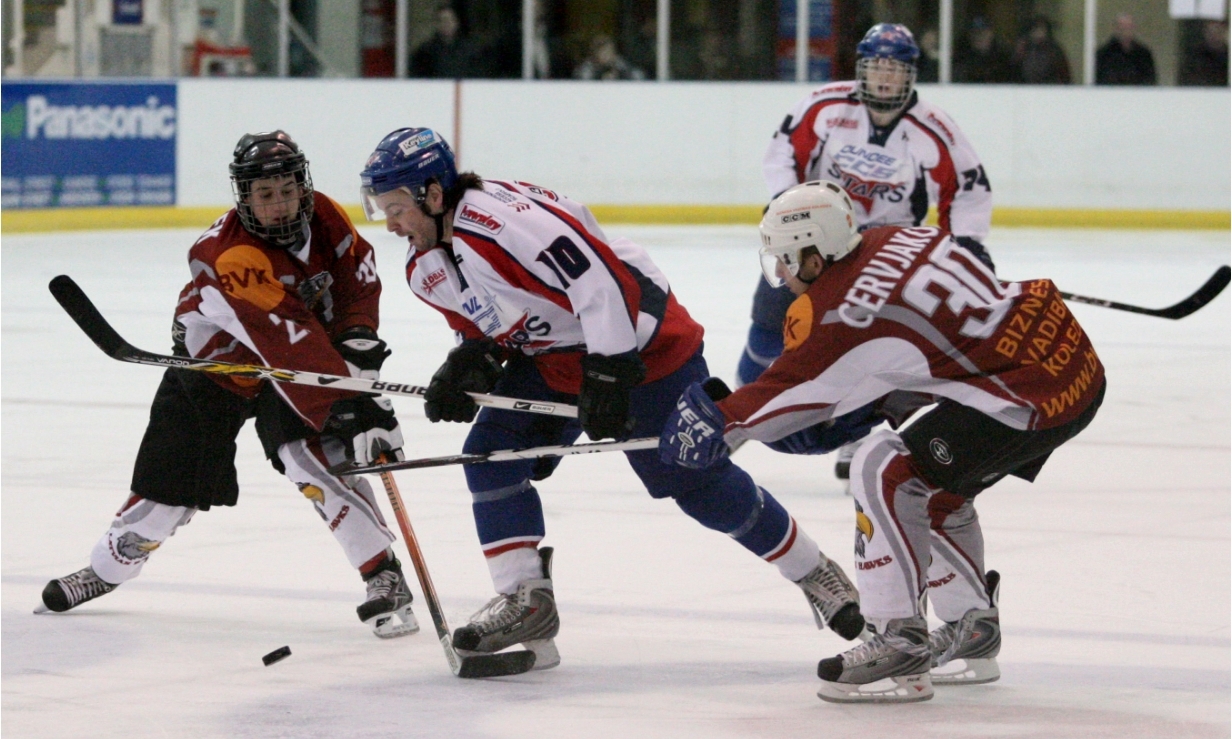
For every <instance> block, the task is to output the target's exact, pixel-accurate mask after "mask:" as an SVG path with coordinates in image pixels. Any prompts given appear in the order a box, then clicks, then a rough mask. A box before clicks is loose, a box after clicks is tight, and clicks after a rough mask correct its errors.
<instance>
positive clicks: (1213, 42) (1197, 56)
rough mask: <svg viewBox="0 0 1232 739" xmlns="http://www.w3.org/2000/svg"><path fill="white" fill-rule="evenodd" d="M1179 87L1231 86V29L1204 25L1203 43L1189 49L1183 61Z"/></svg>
mask: <svg viewBox="0 0 1232 739" xmlns="http://www.w3.org/2000/svg"><path fill="white" fill-rule="evenodd" d="M1176 84H1178V85H1189V86H1198V87H1227V86H1228V25H1227V23H1224V22H1221V21H1206V22H1205V23H1203V24H1202V42H1201V43H1200V44H1198V45H1197V46H1195V47H1190V48H1189V49H1188V50H1187V51H1186V53H1185V55H1184V58H1183V59H1182V60H1181V69H1180V72H1178V73H1177V76H1176Z"/></svg>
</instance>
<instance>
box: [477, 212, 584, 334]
mask: <svg viewBox="0 0 1232 739" xmlns="http://www.w3.org/2000/svg"><path fill="white" fill-rule="evenodd" d="M453 233H454V236H457V237H458V238H460V239H462V241H464V242H465V243H466V245H467V246H469V247H470V248H471V249H473V250H474V251H475V253H476V254H478V255H479V256H481V257H483V259H484V261H486V262H487V263H488V264H490V265H491V266H492V269H494V270H496V273H497V274H498V275H500V276H501V279H502V280H504V281H505V282H507V283H509V284H510V285H512V286H513V287H516V288H520V289H522V290H525V291H527V292H529V293H532V294H534V295H538V296H539V297H541V298H545V299H547V300H550V301H552V302H553V303H555V304H556V305H558V306H560V308H561V309H562V310H567V311H569V312H570V313H573V304H572V303H570V302H569V296H568V295H566V294H565V293H564V292H563V291H561V290H559V289H557V288H554V287H552V286H551V285H549V284H547V283H546V282H544V281H543V280H541V279H539V277H538V276H536V275H535V274H534V273H533V272H531V271H530V270H528V269H526V267H523V266H522V264H521V262H519V261H518V260H516V259H514V258H513V256H512V255H511V254H510V253H509V252H507V251H505V250H504V249H503V248H502V247H501V245H500V244H498V243H496V242H495V241H493V240H492V239H490V238H488V237H486V236H483V235H482V234H478V233H474V232H472V231H464V230H462V229H459V228H458V227H457V224H455V225H454V230H453Z"/></svg>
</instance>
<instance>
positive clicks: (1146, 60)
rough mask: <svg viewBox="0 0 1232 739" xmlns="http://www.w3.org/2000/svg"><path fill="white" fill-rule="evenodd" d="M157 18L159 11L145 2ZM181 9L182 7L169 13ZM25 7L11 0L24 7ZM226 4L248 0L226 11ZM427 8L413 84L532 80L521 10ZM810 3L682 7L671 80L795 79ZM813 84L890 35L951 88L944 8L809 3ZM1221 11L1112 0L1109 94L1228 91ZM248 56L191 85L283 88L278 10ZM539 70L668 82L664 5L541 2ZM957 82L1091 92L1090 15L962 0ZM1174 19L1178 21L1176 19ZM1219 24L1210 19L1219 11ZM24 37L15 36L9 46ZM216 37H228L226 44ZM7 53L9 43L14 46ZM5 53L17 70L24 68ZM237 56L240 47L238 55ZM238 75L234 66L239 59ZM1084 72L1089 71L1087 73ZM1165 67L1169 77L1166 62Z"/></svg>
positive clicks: (306, 29) (386, 51)
mask: <svg viewBox="0 0 1232 739" xmlns="http://www.w3.org/2000/svg"><path fill="white" fill-rule="evenodd" d="M83 1H84V2H104V1H111V2H114V1H115V0H24V4H23V8H24V11H25V12H24V15H23V17H22V21H23V26H24V28H25V31H26V35H25V44H26V46H27V47H30V46H31V45H32V44H33V43H35V42H36V41H37V40H38V39H39V30H40V25H42V26H47V25H50V24H53V23H54V22H55V17H56V13H55V11H56V9H57V8H62V7H64V6H65V3H66V2H67V3H70V4H71V3H74V2H83ZM145 1H146V3H147V4H152V3H157V2H159V0H145ZM167 1H168V2H171V3H174V2H181V4H182V0H167ZM17 2H23V0H5V10H6V18H5V21H6V24H8V21H9V20H10V19H11V18H12V17H13V16H12V15H11V8H12V6H13V4H14V3H17ZM194 2H195V7H198V8H200V12H201V18H200V23H199V29H200V34H201V36H202V37H206V38H209V37H210V36H211V34H213V31H214V29H212V28H211V26H212V24H213V21H214V16H213V14H212V11H210V7H211V4H210V2H211V0H194ZM213 2H214V3H216V4H217V3H222V2H234V0H213ZM338 2H344V3H346V4H348V5H349V4H351V3H352V2H353V0H289V7H290V12H291V15H292V17H293V20H294V22H295V24H296V25H297V26H298V27H299V28H300V29H302V31H303V33H304V34H306V35H307V36H309V37H311V39H318V40H319V39H320V37H321V34H322V33H325V32H328V31H329V30H330V29H328V28H324V26H328V25H329V22H328V20H327V18H328V14H327V13H325V12H324V10H325V9H326V8H327V7H329V6H330V4H331V3H338ZM396 2H397V0H361V1H360V2H359V3H358V4H356V5H354V6H352V7H357V8H358V12H360V13H362V20H361V22H360V25H359V33H358V34H357V39H356V46H357V47H358V48H357V51H356V53H357V54H359V55H362V57H363V61H362V63H361V64H360V66H359V69H358V72H357V73H358V75H359V76H373V77H380V76H398V75H396V74H395V69H394V62H393V59H394V58H395V55H394V53H393V49H392V44H393V43H394V39H395V37H396V36H397V35H398V34H397V33H396V29H394V28H392V27H391V26H392V25H393V19H394V14H393V7H394V4H395V3H396ZM407 2H408V3H409V4H410V7H411V8H412V12H411V14H410V22H409V23H408V26H409V28H407V29H405V34H406V36H407V38H409V44H408V48H409V51H410V53H409V54H407V55H406V57H407V59H408V61H407V64H406V69H405V70H404V74H405V76H408V77H412V78H444V79H498V78H519V77H523V76H524V67H523V64H522V54H523V49H524V44H523V39H522V29H523V24H522V17H521V16H522V10H523V3H522V1H521V0H407ZM795 2H796V0H671V1H670V3H669V7H670V15H669V17H670V41H669V43H668V58H669V60H670V62H669V67H670V73H669V77H670V79H673V80H729V81H732V80H791V79H795V61H794V54H795V14H796V10H795ZM808 2H809V8H810V11H809V12H810V13H812V14H813V17H812V18H811V20H810V24H809V25H810V33H811V42H810V50H811V57H812V58H811V61H810V63H809V65H808V77H809V79H810V80H813V81H825V80H831V79H835V80H840V79H850V78H852V77H853V76H854V62H855V56H854V48H855V45H856V43H857V42H858V41H859V39H860V37H861V36H862V35H863V33H864V31H866V30H867V29H868V28H869V27H870V26H871V25H873V23H875V22H882V21H888V22H898V23H904V24H906V25H907V26H908V27H910V28H911V29H912V30H913V31H914V32H915V35H916V38H917V40H918V42H919V46H920V48H921V51H922V55H921V58H920V60H919V64H918V68H919V72H918V80H919V81H920V82H925V83H928V82H937V81H939V77H940V75H939V70H940V67H941V64H940V54H941V50H940V38H939V36H940V34H939V29H938V18H939V11H940V9H939V5H940V0H808ZM1186 2H1188V4H1190V5H1193V6H1195V8H1196V7H1198V6H1201V5H1207V6H1210V5H1211V0H1169V2H1167V3H1165V2H1163V0H1098V2H1097V5H1096V7H1097V13H1098V19H1099V23H1098V24H1097V26H1096V27H1097V28H1098V29H1100V31H1106V29H1110V33H1108V32H1105V34H1104V37H1103V38H1099V39H1097V41H1096V44H1097V45H1098V50H1097V52H1096V55H1095V69H1094V80H1093V81H1094V83H1095V84H1099V85H1173V84H1175V85H1193V86H1227V85H1228V23H1227V20H1226V13H1227V9H1226V8H1227V2H1226V0H1224V1H1223V2H1222V4H1220V3H1215V4H1216V5H1219V9H1218V10H1217V11H1216V13H1215V15H1216V16H1217V17H1221V18H1224V20H1218V19H1211V18H1209V17H1207V18H1202V17H1199V16H1200V14H1197V13H1195V14H1193V15H1191V17H1189V18H1184V17H1176V16H1177V13H1176V12H1175V11H1176V8H1178V7H1183V6H1185V5H1186ZM237 7H244V8H245V9H244V10H243V15H244V17H243V19H242V20H241V22H240V24H239V25H240V27H241V28H242V29H243V30H242V34H241V35H242V38H240V39H236V43H235V44H234V45H235V46H239V47H242V48H243V50H244V52H245V53H246V54H248V56H243V58H242V60H241V61H242V63H238V64H236V63H222V62H220V61H217V55H214V56H209V55H207V57H206V58H207V59H214V60H215V61H210V62H207V63H205V64H199V63H197V62H198V61H199V59H200V58H201V54H200V50H201V48H202V44H203V43H204V44H205V48H207V49H209V48H212V47H211V46H210V43H214V42H213V41H210V42H209V43H205V42H203V41H200V40H199V41H198V43H197V47H198V48H197V52H198V53H197V58H190V56H189V54H188V53H187V52H186V55H185V60H184V63H183V64H182V65H181V67H182V73H183V74H186V75H189V74H200V75H210V74H228V75H235V74H244V75H257V76H270V75H276V74H278V62H277V55H278V51H277V44H278V28H277V25H278V23H277V12H278V11H277V4H276V3H275V2H271V1H270V0H248V2H247V3H243V2H240V3H238V5H237ZM535 7H536V12H535V16H536V18H535V24H534V28H535V31H534V39H533V43H532V44H530V45H529V46H530V48H533V61H532V64H531V66H530V68H531V69H532V70H533V76H534V77H535V78H537V79H580V80H653V79H655V78H656V76H657V75H656V70H657V66H656V62H657V49H658V45H657V43H656V41H657V37H656V34H657V29H658V17H657V2H656V0H537V1H536V3H535ZM952 7H953V13H954V14H953V25H952V34H953V39H952V56H951V60H952V61H951V67H950V69H951V73H950V81H952V82H956V83H985V84H989V83H991V84H998V83H1000V84H1050V85H1065V84H1081V83H1082V82H1083V81H1084V74H1083V59H1082V58H1081V55H1082V48H1083V47H1082V44H1083V39H1082V34H1083V29H1082V24H1083V16H1082V13H1083V8H1084V2H1083V0H1012V1H1006V0H1002V1H998V0H953V3H952ZM1170 11H1171V12H1172V14H1171V15H1169V12H1170ZM1207 15H1208V16H1209V15H1210V13H1209V10H1208V11H1207ZM9 35H10V34H8V33H6V37H8V36H9ZM214 35H217V34H214ZM7 40H8V39H7V38H6V41H7ZM10 46H11V45H10V44H9V43H6V44H5V57H6V59H5V69H6V70H9V68H10V58H11V56H12V54H13V52H12V49H11V48H10ZM224 46H225V45H224ZM311 46H312V41H311V40H310V41H309V43H308V44H305V43H303V42H302V41H301V38H300V37H298V36H296V37H293V38H292V39H291V41H290V49H289V50H290V54H289V68H288V70H287V71H288V73H289V75H290V76H296V77H314V76H327V75H328V74H329V72H330V70H328V69H327V68H326V67H325V65H323V64H322V63H321V59H320V55H319V54H317V53H315V50H314V49H312V48H309V47H311ZM222 52H223V53H224V57H223V61H227V59H226V58H225V50H222ZM1075 57H1077V58H1075ZM1161 61H1162V63H1161Z"/></svg>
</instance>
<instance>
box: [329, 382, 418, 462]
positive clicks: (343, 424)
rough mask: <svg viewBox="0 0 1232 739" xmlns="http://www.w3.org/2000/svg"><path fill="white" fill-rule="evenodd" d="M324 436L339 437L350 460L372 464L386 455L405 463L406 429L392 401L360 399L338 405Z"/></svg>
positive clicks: (348, 399)
mask: <svg viewBox="0 0 1232 739" xmlns="http://www.w3.org/2000/svg"><path fill="white" fill-rule="evenodd" d="M329 412H330V416H329V418H328V419H326V421H325V427H324V428H323V429H322V430H321V433H322V434H326V435H328V436H334V437H337V438H338V439H339V440H340V441H341V442H342V444H343V446H345V447H346V455H347V459H350V460H353V461H354V462H355V463H356V464H372V463H373V462H375V461H377V458H379V457H380V456H381V455H382V454H385V455H387V456H388V457H389V458H390V459H399V460H400V459H402V427H401V426H399V425H398V419H397V418H395V417H394V406H393V403H391V402H390V401H389V398H384V397H376V398H374V397H372V396H371V395H358V396H356V397H354V398H345V399H343V400H339V401H336V402H335V403H334V404H333V405H332V406H330V409H329Z"/></svg>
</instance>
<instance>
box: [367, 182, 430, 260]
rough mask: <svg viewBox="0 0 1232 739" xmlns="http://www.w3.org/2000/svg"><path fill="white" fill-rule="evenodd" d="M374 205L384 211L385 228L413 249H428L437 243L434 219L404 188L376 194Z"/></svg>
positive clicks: (422, 250) (421, 250)
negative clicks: (408, 243)
mask: <svg viewBox="0 0 1232 739" xmlns="http://www.w3.org/2000/svg"><path fill="white" fill-rule="evenodd" d="M376 205H377V207H378V208H380V209H381V210H382V211H383V212H384V213H385V228H386V229H388V230H389V231H391V232H392V233H395V234H397V235H399V236H401V237H403V238H404V239H406V240H407V241H408V242H410V244H411V246H413V247H415V251H420V252H424V251H428V250H429V249H432V248H434V247H435V246H436V245H437V243H438V237H437V233H436V220H435V219H434V218H432V216H429V215H428V214H426V213H424V212H423V210H422V209H421V208H420V207H419V204H418V203H416V202H415V199H414V198H413V197H411V194H410V193H409V192H407V191H406V190H394V191H392V192H387V193H385V194H384V195H377V196H376Z"/></svg>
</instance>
